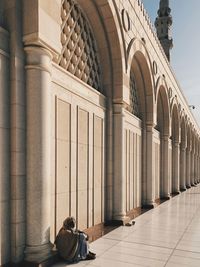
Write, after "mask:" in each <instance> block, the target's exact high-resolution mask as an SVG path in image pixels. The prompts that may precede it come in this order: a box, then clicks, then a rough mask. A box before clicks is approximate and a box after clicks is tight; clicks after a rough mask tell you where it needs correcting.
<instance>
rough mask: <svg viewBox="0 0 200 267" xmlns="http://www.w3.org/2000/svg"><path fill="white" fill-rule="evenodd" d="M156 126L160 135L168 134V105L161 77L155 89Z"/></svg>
mask: <svg viewBox="0 0 200 267" xmlns="http://www.w3.org/2000/svg"><path fill="white" fill-rule="evenodd" d="M156 92H157V95H156V110H157V112H156V115H157V117H156V128H157V129H158V130H159V131H160V133H161V134H162V135H165V136H169V135H170V129H171V127H170V105H169V98H168V94H167V88H166V87H165V86H164V81H163V79H160V81H159V83H158V84H157V89H156Z"/></svg>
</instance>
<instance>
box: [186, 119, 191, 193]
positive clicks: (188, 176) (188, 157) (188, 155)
mask: <svg viewBox="0 0 200 267" xmlns="http://www.w3.org/2000/svg"><path fill="white" fill-rule="evenodd" d="M186 130H187V132H186V134H187V147H186V187H187V188H191V169H190V168H191V162H190V161H191V150H192V142H191V124H190V122H187V128H186Z"/></svg>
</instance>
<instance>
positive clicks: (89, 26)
mask: <svg viewBox="0 0 200 267" xmlns="http://www.w3.org/2000/svg"><path fill="white" fill-rule="evenodd" d="M62 5H63V6H62V16H63V9H67V6H70V5H73V6H75V7H76V8H75V12H76V11H77V9H78V10H79V11H80V13H81V17H82V19H83V20H85V22H86V23H82V24H84V25H85V26H84V30H86V31H87V33H89V34H85V33H84V32H83V33H81V34H82V35H81V37H82V39H83V41H84V40H86V41H87V44H86V48H87V46H90V49H86V50H88V52H89V54H87V53H86V54H87V57H88V55H89V57H92V59H93V62H94V61H96V63H98V64H94V63H93V67H94V68H91V70H90V68H88V67H90V63H91V60H90V62H89V64H85V65H86V67H84V66H80V67H83V68H85V69H86V73H85V69H84V71H83V73H82V74H81V73H80V71H79V68H77V67H75V69H73V65H72V66H68V65H69V64H68V65H67V69H69V70H70V72H71V73H72V74H75V76H77V77H78V78H80V79H82V80H83V81H84V82H86V83H88V84H89V85H91V86H92V87H93V88H95V87H96V89H98V90H99V91H100V92H102V93H103V94H104V95H105V96H107V97H109V98H119V97H122V96H123V84H124V80H123V79H124V76H123V72H124V70H125V61H124V58H125V56H124V50H123V47H122V45H121V44H122V37H121V34H120V30H119V28H120V27H119V21H118V18H117V15H116V10H115V7H114V4H113V3H112V2H110V1H108V0H105V1H104V2H103V3H102V2H101V1H92V0H87V1H85V0H62ZM63 7H65V8H63ZM68 12H70V13H72V14H73V12H72V11H71V9H69V11H68ZM65 14H66V10H65ZM65 14H64V15H65ZM108 14H109V20H108V19H107V16H108ZM74 17H75V15H74ZM72 19H73V17H72ZM63 23H66V21H65V20H64V22H63ZM70 23H71V22H70ZM74 25H75V24H74ZM76 27H77V25H75V27H74V28H76ZM72 29H73V26H72ZM66 31H67V29H66ZM88 36H90V37H88ZM91 36H93V37H91ZM61 37H62V38H61V41H62V40H65V39H66V36H64V35H63V33H62V36H61ZM70 38H71V39H73V38H76V36H74V37H73V38H72V37H71V32H70ZM84 38H85V39H84ZM72 41H73V40H72ZM63 42H64V41H63ZM73 42H76V41H73ZM65 46H66V42H65ZM95 47H96V48H95ZM63 50H64V48H63ZM91 50H93V51H94V53H92V52H91ZM78 52H80V51H78V49H77V53H78ZM86 52H87V51H86ZM65 53H66V57H68V56H69V55H68V51H65ZM62 54H64V51H62ZM76 56H77V55H76ZM98 58H99V59H98ZM69 59H70V60H71V59H73V60H72V61H74V62H75V63H74V64H75V65H77V64H76V57H75V58H72V56H71V55H70V56H69ZM78 60H79V57H78ZM60 61H61V57H60ZM64 63H66V60H62V64H61V65H63V66H64V65H65V64H64ZM83 63H84V62H83ZM80 65H81V64H80ZM82 65H83V64H82ZM94 65H96V66H94ZM98 65H99V66H100V67H101V68H99V70H98ZM88 69H89V70H88ZM99 71H100V72H101V84H100V86H97V85H96V84H98V82H97V81H98V80H99V78H98V74H99ZM85 74H86V75H85ZM94 75H95V77H94V78H93V79H91V78H92V77H91V76H94ZM92 80H93V81H92Z"/></svg>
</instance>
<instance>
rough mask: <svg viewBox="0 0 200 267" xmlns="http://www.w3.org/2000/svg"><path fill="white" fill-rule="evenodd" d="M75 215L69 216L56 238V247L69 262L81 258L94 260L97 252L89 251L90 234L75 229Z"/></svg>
mask: <svg viewBox="0 0 200 267" xmlns="http://www.w3.org/2000/svg"><path fill="white" fill-rule="evenodd" d="M75 226H76V221H75V218H74V217H67V218H66V219H65V220H64V222H63V227H62V228H61V229H60V231H59V233H58V235H57V236H56V239H55V244H56V248H57V250H58V253H59V255H60V256H61V258H63V259H64V260H66V261H67V262H68V263H75V262H78V261H80V260H94V259H95V258H96V254H94V253H92V252H90V251H89V245H88V235H87V234H85V233H84V232H82V231H79V230H77V229H75Z"/></svg>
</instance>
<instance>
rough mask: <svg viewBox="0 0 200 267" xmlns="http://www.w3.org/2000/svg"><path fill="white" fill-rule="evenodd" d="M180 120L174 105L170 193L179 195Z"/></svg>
mask: <svg viewBox="0 0 200 267" xmlns="http://www.w3.org/2000/svg"><path fill="white" fill-rule="evenodd" d="M179 125H180V120H179V113H178V108H177V105H176V104H174V105H173V108H172V115H171V142H172V159H171V160H172V161H171V162H172V163H171V165H172V169H171V171H172V187H171V192H172V193H175V194H176V193H179V191H180V180H179V179H180V177H179V156H180V150H179V139H180V138H179V134H180V126H179Z"/></svg>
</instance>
